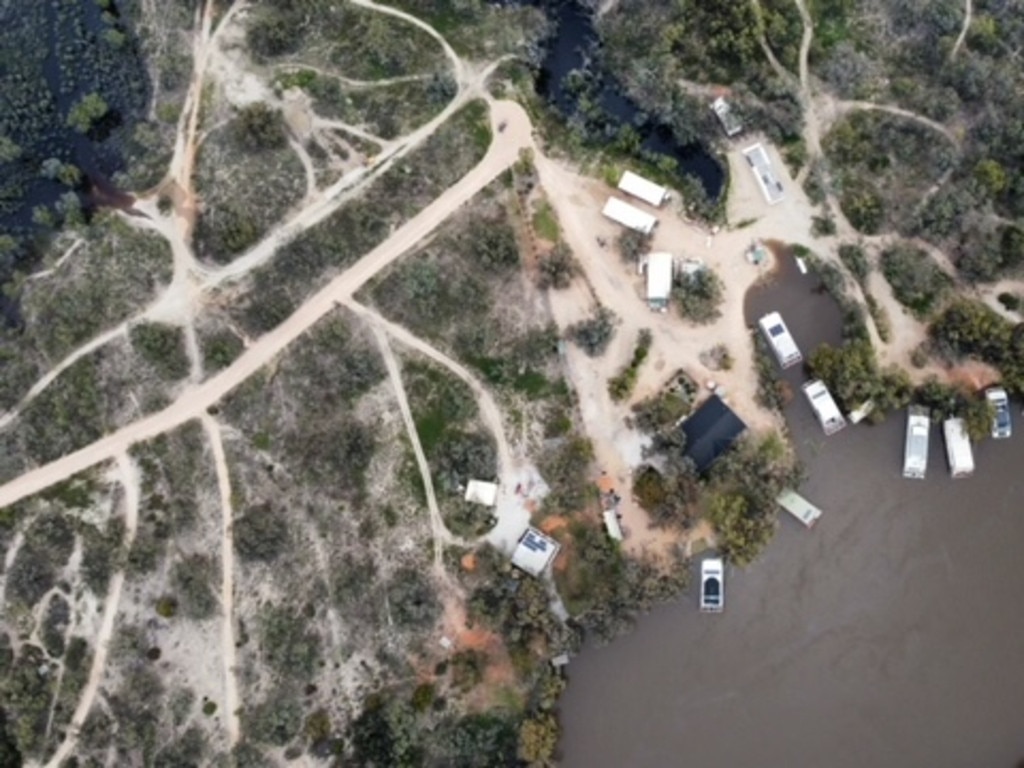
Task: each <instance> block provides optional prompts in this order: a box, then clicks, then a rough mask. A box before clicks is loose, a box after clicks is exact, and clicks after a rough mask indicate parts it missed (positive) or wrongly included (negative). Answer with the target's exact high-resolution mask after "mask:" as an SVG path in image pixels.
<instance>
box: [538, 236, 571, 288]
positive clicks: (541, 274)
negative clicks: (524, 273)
mask: <svg viewBox="0 0 1024 768" xmlns="http://www.w3.org/2000/svg"><path fill="white" fill-rule="evenodd" d="M579 268H580V267H579V264H578V263H577V261H576V259H575V257H574V256H573V255H572V251H570V250H569V246H567V245H566V244H565V243H563V242H561V241H559V242H558V243H556V244H555V247H554V248H553V249H552V250H551V252H550V253H548V254H547V255H545V256H542V257H541V259H540V263H539V264H538V265H537V286H538V287H539V288H540V289H541V290H546V289H548V288H554V289H555V290H558V291H560V290H563V289H565V288H568V287H569V284H570V283H572V279H573V278H574V277H575V276H576V275H577V273H578V272H579Z"/></svg>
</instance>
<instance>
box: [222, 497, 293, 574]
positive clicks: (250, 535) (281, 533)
mask: <svg viewBox="0 0 1024 768" xmlns="http://www.w3.org/2000/svg"><path fill="white" fill-rule="evenodd" d="M233 528H234V536H233V538H234V543H235V549H236V550H237V552H238V554H239V555H240V556H241V558H242V559H243V560H249V561H255V562H270V561H272V560H274V559H275V558H277V556H278V555H280V554H281V553H282V552H283V551H284V550H285V549H287V547H288V522H287V519H286V517H285V515H284V512H283V511H281V510H279V509H277V508H276V507H273V506H271V505H270V504H268V503H264V504H258V505H256V506H254V507H251V508H249V509H248V510H247V511H246V512H245V514H243V515H242V516H241V517H238V518H236V519H235V522H234V525H233Z"/></svg>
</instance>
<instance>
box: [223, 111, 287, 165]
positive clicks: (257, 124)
mask: <svg viewBox="0 0 1024 768" xmlns="http://www.w3.org/2000/svg"><path fill="white" fill-rule="evenodd" d="M230 131H231V135H232V137H233V138H234V140H235V142H237V143H238V144H239V145H240V146H241V147H243V148H244V149H246V150H248V151H250V152H261V151H263V150H268V149H277V148H279V147H283V146H284V145H285V144H286V143H287V142H288V137H287V133H286V128H285V124H284V115H283V114H282V113H281V110H279V109H274V108H273V107H271V106H269V105H268V104H265V103H264V102H262V101H256V102H253V103H251V104H247V105H246V106H244V107H242V108H241V109H239V110H238V115H237V116H236V117H235V119H234V120H233V121H232V122H231V126H230Z"/></svg>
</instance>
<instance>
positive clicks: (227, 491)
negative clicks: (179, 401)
mask: <svg viewBox="0 0 1024 768" xmlns="http://www.w3.org/2000/svg"><path fill="white" fill-rule="evenodd" d="M202 422H203V429H205V430H206V435H207V437H208V438H209V440H210V446H211V448H212V449H213V459H214V463H215V464H216V467H217V490H218V491H219V493H220V508H221V542H220V552H221V560H220V570H221V587H220V602H221V610H222V611H223V613H224V615H223V617H222V619H221V657H222V659H223V664H224V701H223V711H224V718H225V720H226V721H227V730H228V744H229V745H231V746H234V745H235V744H237V743H238V739H239V738H240V736H241V725H240V723H239V717H238V713H239V709H240V707H239V699H238V680H237V678H236V676H235V668H236V666H237V662H236V657H235V543H234V537H233V536H232V530H233V528H232V526H233V519H234V513H233V510H232V507H231V475H230V473H229V471H228V462H227V459H226V458H225V456H224V441H223V436H222V435H221V431H220V425H219V424H218V423H217V422H216V420H215V419H214V418H213V417H212V416H209V415H206V414H204V415H203V416H202Z"/></svg>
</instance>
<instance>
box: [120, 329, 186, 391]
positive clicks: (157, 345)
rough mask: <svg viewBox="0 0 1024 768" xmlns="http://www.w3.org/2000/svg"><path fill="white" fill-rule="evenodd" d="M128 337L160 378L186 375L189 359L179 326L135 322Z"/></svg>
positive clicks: (172, 378) (167, 378)
mask: <svg viewBox="0 0 1024 768" xmlns="http://www.w3.org/2000/svg"><path fill="white" fill-rule="evenodd" d="M128 337H129V339H130V340H131V343H132V348H133V349H134V350H135V351H136V352H138V353H139V355H141V356H142V358H143V359H144V360H145V361H146V362H148V363H149V364H150V365H152V366H153V367H154V368H155V369H156V371H157V373H158V374H159V375H160V377H161V378H163V379H165V380H168V381H173V380H176V379H180V378H183V377H185V376H187V375H188V372H189V360H188V354H187V353H186V352H185V334H184V333H183V331H182V329H181V328H178V327H176V326H173V325H165V324H163V323H136V324H135V325H133V326H132V327H131V329H130V330H129V331H128Z"/></svg>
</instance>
